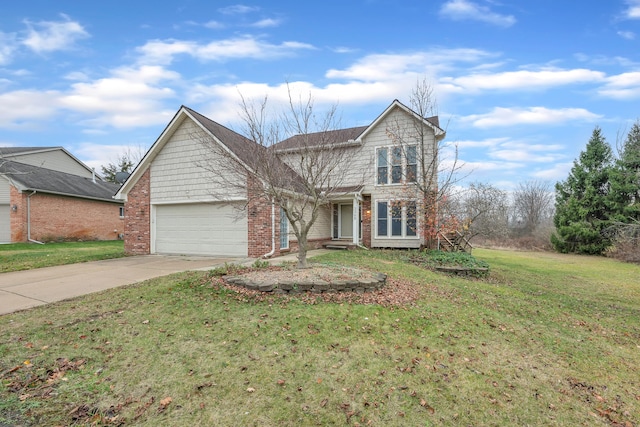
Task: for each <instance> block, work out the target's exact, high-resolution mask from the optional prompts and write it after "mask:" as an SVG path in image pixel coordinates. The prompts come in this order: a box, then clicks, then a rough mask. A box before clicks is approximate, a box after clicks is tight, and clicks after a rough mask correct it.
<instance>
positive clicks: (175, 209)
mask: <svg viewBox="0 0 640 427" xmlns="http://www.w3.org/2000/svg"><path fill="white" fill-rule="evenodd" d="M242 206H243V205H242V204H232V203H224V204H222V203H197V204H180V205H156V207H155V217H156V222H155V252H156V253H159V254H188V255H216V256H242V257H245V256H247V219H246V216H244V217H242V218H238V209H237V208H238V207H242Z"/></svg>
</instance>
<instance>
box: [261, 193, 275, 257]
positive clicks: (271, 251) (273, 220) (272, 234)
mask: <svg viewBox="0 0 640 427" xmlns="http://www.w3.org/2000/svg"><path fill="white" fill-rule="evenodd" d="M274 253H276V205H275V203H274V202H273V199H271V250H270V251H269V252H267V253H266V254H264V255H262V256H261V257H260V258H271V257H272V256H273V254H274Z"/></svg>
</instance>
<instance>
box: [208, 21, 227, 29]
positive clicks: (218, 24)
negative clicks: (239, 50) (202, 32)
mask: <svg viewBox="0 0 640 427" xmlns="http://www.w3.org/2000/svg"><path fill="white" fill-rule="evenodd" d="M203 27H205V28H209V29H211V30H220V29H222V28H224V27H225V25H224V24H223V23H222V22H218V21H208V22H205V23H204V24H203Z"/></svg>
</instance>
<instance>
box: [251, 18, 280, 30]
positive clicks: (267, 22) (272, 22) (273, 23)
mask: <svg viewBox="0 0 640 427" xmlns="http://www.w3.org/2000/svg"><path fill="white" fill-rule="evenodd" d="M281 23H282V21H281V20H280V19H273V18H265V19H261V20H259V21H257V22H254V23H253V24H251V25H250V26H251V27H255V28H269V27H277V26H278V25H280V24H281Z"/></svg>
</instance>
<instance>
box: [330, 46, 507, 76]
mask: <svg viewBox="0 0 640 427" xmlns="http://www.w3.org/2000/svg"><path fill="white" fill-rule="evenodd" d="M493 56H495V55H494V54H493V53H489V52H486V51H483V50H479V49H431V50H428V51H421V52H413V53H407V54H374V55H367V56H365V57H364V58H362V59H360V60H358V61H357V62H356V63H355V64H353V65H351V66H350V67H348V68H346V69H344V70H337V69H330V70H329V71H327V73H326V77H327V78H330V79H348V80H362V81H386V80H396V79H398V78H406V76H408V75H409V76H410V75H425V74H427V75H436V74H437V73H439V72H442V71H445V70H450V69H451V68H452V67H453V66H454V64H456V63H460V62H463V63H474V62H478V61H480V60H485V59H487V58H491V57H493ZM403 75H404V76H403ZM411 83H412V84H414V83H415V80H413V81H412V82H411Z"/></svg>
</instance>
